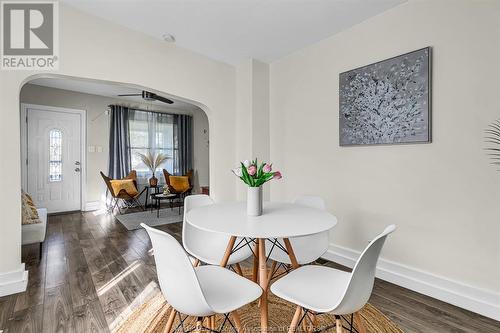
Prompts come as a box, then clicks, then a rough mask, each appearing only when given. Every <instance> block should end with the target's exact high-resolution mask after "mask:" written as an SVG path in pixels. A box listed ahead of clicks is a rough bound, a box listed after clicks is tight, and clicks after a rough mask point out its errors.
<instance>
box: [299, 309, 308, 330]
mask: <svg viewBox="0 0 500 333" xmlns="http://www.w3.org/2000/svg"><path fill="white" fill-rule="evenodd" d="M300 317H301V318H302V317H304V320H302V329H303V330H304V332H309V330H308V327H309V325H308V324H307V318H308V315H307V314H306V313H305V310H304V309H302V312H301V313H300Z"/></svg>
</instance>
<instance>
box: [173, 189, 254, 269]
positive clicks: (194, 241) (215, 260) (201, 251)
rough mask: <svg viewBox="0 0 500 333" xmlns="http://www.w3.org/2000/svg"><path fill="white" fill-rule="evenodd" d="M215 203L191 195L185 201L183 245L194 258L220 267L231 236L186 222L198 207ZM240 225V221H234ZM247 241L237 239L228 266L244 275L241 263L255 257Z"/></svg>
mask: <svg viewBox="0 0 500 333" xmlns="http://www.w3.org/2000/svg"><path fill="white" fill-rule="evenodd" d="M213 203H214V201H213V200H212V199H211V198H210V197H209V196H208V195H204V194H198V195H189V196H187V197H186V199H185V201H184V220H183V225H182V243H183V245H184V248H185V249H186V251H187V252H188V253H189V254H190V255H191V256H193V257H194V258H196V259H198V260H200V261H201V262H204V263H206V264H209V265H219V264H220V263H221V261H222V259H223V257H224V253H225V252H226V247H227V244H228V243H229V239H230V236H228V235H225V234H220V233H216V232H209V231H204V230H201V229H199V228H196V227H193V226H192V225H191V224H189V223H188V222H187V221H186V214H187V213H188V212H189V211H191V210H192V209H194V208H196V207H201V206H206V205H212V204H213ZM234 223H238V221H234ZM246 243H247V241H246V240H245V239H242V238H237V239H236V241H235V244H234V247H233V250H234V252H233V253H232V254H231V256H230V257H229V260H228V262H227V265H229V266H232V265H234V266H235V267H236V271H237V272H238V274H240V275H242V274H243V273H242V272H241V267H240V265H239V263H240V262H242V261H244V260H245V259H247V258H248V257H250V256H251V255H253V252H252V248H251V247H250V246H248V245H245V244H246Z"/></svg>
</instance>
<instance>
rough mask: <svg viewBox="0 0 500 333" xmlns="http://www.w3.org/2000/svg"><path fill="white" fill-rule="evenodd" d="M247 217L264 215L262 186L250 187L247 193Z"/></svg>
mask: <svg viewBox="0 0 500 333" xmlns="http://www.w3.org/2000/svg"><path fill="white" fill-rule="evenodd" d="M247 215H249V216H260V215H262V186H259V187H248V191H247Z"/></svg>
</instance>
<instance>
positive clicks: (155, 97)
mask: <svg viewBox="0 0 500 333" xmlns="http://www.w3.org/2000/svg"><path fill="white" fill-rule="evenodd" d="M118 96H121V97H123V96H141V97H142V98H143V99H144V100H146V101H160V102H163V103H167V104H173V103H174V101H172V100H170V99H168V98H166V97H163V96H159V95H157V94H155V93H152V92H149V91H146V90H143V91H142V92H141V93H140V94H122V95H118Z"/></svg>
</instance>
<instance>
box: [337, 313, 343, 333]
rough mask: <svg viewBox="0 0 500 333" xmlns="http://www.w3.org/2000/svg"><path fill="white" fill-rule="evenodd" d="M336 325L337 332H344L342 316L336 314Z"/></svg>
mask: <svg viewBox="0 0 500 333" xmlns="http://www.w3.org/2000/svg"><path fill="white" fill-rule="evenodd" d="M335 327H336V329H337V333H344V328H343V327H342V319H341V318H340V316H335Z"/></svg>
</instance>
